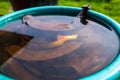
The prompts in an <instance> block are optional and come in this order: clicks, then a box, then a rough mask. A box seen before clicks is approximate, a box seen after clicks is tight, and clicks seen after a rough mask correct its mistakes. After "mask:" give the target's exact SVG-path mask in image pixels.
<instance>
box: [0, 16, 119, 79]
mask: <svg viewBox="0 0 120 80" xmlns="http://www.w3.org/2000/svg"><path fill="white" fill-rule="evenodd" d="M35 19H38V21H35V22H36V23H35V24H36V25H39V26H36V27H37V28H34V27H31V26H27V25H25V24H22V21H21V20H18V21H16V22H13V23H10V24H9V25H6V26H4V27H3V28H1V29H0V44H1V45H0V65H1V66H0V71H1V72H2V73H3V74H5V75H7V76H10V77H12V78H15V79H16V80H75V79H78V78H81V77H84V76H87V75H90V74H92V73H95V72H97V71H99V70H101V69H102V68H104V67H106V66H107V65H108V64H110V63H111V62H112V61H113V60H114V58H115V57H116V56H117V53H118V51H119V38H118V36H117V35H116V33H115V32H114V30H112V31H111V30H109V29H107V28H105V27H103V26H102V25H100V24H97V23H95V22H93V21H90V20H88V24H87V25H83V24H81V23H80V21H79V19H78V18H76V17H70V16H38V17H35ZM39 21H40V22H39ZM72 21H74V22H73V23H71V22H72ZM39 23H40V24H39ZM64 24H65V25H64ZM63 25H64V26H63ZM53 26H54V27H53ZM68 26H70V27H72V28H71V29H69V27H68ZM60 29H63V30H60ZM64 29H66V30H64Z"/></svg>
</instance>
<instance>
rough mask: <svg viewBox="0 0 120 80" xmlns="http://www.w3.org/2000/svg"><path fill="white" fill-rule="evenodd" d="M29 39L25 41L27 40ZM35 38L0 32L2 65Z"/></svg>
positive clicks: (0, 63)
mask: <svg viewBox="0 0 120 80" xmlns="http://www.w3.org/2000/svg"><path fill="white" fill-rule="evenodd" d="M26 37H27V38H29V39H25V38H26ZM32 38H33V37H32V36H28V35H23V34H18V33H16V32H9V31H4V30H0V65H2V64H3V63H4V62H5V61H6V60H8V59H9V58H10V57H12V55H14V54H15V53H17V52H18V51H19V50H20V49H21V48H23V47H24V46H25V45H26V44H27V43H28V42H29V41H30V40H31V39H32Z"/></svg>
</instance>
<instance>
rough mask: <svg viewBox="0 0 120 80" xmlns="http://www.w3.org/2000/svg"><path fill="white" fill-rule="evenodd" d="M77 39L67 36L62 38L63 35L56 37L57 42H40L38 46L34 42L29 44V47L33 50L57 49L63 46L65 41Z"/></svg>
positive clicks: (73, 36) (74, 36)
mask: <svg viewBox="0 0 120 80" xmlns="http://www.w3.org/2000/svg"><path fill="white" fill-rule="evenodd" d="M77 38H78V35H76V34H75V35H68V36H64V35H57V40H56V41H53V42H41V43H39V44H38V45H37V44H35V43H34V42H33V43H31V44H32V45H31V47H32V48H33V47H34V48H39V49H49V48H55V47H58V46H60V45H62V44H64V43H65V42H66V41H69V40H76V39H77Z"/></svg>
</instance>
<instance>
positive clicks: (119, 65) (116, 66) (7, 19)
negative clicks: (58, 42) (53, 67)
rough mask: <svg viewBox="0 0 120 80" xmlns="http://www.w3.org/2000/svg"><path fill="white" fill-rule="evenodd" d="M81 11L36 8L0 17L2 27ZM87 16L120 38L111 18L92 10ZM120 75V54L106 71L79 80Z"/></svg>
mask: <svg viewBox="0 0 120 80" xmlns="http://www.w3.org/2000/svg"><path fill="white" fill-rule="evenodd" d="M79 11H81V8H77V7H68V6H44V7H34V8H29V9H24V10H20V11H16V12H14V13H11V14H8V15H5V16H2V17H0V27H2V26H4V25H6V24H8V23H11V22H13V21H16V20H18V19H21V18H22V17H23V16H25V15H28V14H30V15H69V16H76V15H77V14H78V13H79ZM87 15H88V16H89V17H92V18H93V19H95V20H97V21H99V22H100V23H102V24H104V25H107V26H109V27H111V28H113V29H114V30H115V31H116V32H117V34H118V36H120V25H119V24H118V23H117V22H116V21H114V20H112V19H111V18H109V17H107V16H105V15H103V14H101V13H98V12H95V11H92V10H89V11H88V12H87ZM119 75H120V53H118V56H117V57H116V58H115V59H114V61H113V62H112V63H111V64H109V65H108V66H107V67H105V68H104V69H102V70H100V71H99V72H96V73H94V74H92V75H89V76H86V77H83V78H80V79H79V80H98V79H99V80H114V79H116V78H117V77H118V76H119ZM0 80H14V79H11V78H9V77H8V76H5V75H3V74H0Z"/></svg>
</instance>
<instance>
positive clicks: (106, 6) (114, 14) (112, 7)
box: [0, 0, 120, 80]
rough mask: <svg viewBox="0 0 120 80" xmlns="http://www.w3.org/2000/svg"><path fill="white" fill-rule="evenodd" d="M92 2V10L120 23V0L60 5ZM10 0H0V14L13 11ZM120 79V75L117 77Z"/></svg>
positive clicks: (82, 0) (63, 0) (62, 0)
mask: <svg viewBox="0 0 120 80" xmlns="http://www.w3.org/2000/svg"><path fill="white" fill-rule="evenodd" d="M86 4H91V5H92V8H91V9H92V10H94V11H97V12H100V13H103V14H105V15H107V16H109V17H111V18H112V19H114V20H116V21H117V22H119V23H120V0H59V5H64V6H75V7H81V6H82V5H86ZM12 12H13V10H12V6H11V4H10V1H9V0H0V14H4V15H5V14H9V13H12ZM117 80H120V77H119V78H118V79H117Z"/></svg>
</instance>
